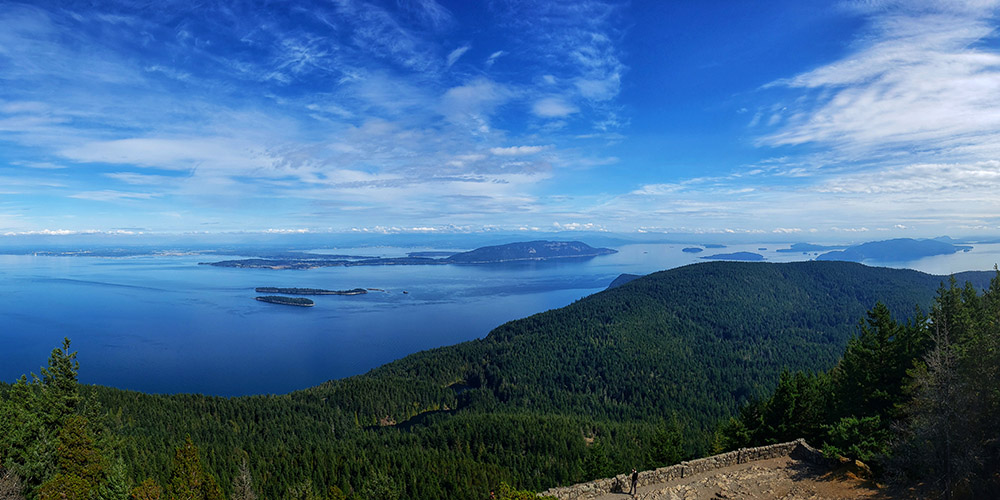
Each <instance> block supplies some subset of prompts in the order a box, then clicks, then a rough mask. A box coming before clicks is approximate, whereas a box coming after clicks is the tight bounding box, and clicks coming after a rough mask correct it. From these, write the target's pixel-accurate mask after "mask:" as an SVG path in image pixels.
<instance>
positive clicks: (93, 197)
mask: <svg viewBox="0 0 1000 500" xmlns="http://www.w3.org/2000/svg"><path fill="white" fill-rule="evenodd" d="M69 197H70V198H77V199H81V200H90V201H135V200H149V199H152V198H157V197H159V195H158V194H155V193H130V192H125V191H115V190H112V189H104V190H101V191H85V192H82V193H77V194H73V195H70V196H69Z"/></svg>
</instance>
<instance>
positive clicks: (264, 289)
mask: <svg viewBox="0 0 1000 500" xmlns="http://www.w3.org/2000/svg"><path fill="white" fill-rule="evenodd" d="M255 290H256V292H257V293H283V294H286V295H361V294H365V293H368V290H367V289H364V288H352V289H350V290H324V289H322V288H278V287H273V286H259V287H257V288H256V289H255Z"/></svg>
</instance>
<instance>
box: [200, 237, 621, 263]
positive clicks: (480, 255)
mask: <svg viewBox="0 0 1000 500" xmlns="http://www.w3.org/2000/svg"><path fill="white" fill-rule="evenodd" d="M426 253H427V252H415V254H416V255H420V254H426ZM613 253H618V251H617V250H613V249H611V248H594V247H592V246H590V245H588V244H586V243H582V242H579V241H528V242H518V243H508V244H505V245H494V246H487V247H481V248H477V249H475V250H471V251H468V252H460V253H456V254H453V255H451V256H449V257H444V258H431V257H420V256H408V257H379V258H371V259H360V260H348V259H325V258H308V259H303V258H289V259H259V258H257V259H240V260H224V261H220V262H201V263H199V265H207V266H217V267H236V268H243V269H313V268H317V267H338V266H339V267H350V266H415V265H445V264H502V263H508V262H527V261H545V260H553V259H587V258H592V257H597V256H600V255H609V254H613Z"/></svg>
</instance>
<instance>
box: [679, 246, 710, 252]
mask: <svg viewBox="0 0 1000 500" xmlns="http://www.w3.org/2000/svg"><path fill="white" fill-rule="evenodd" d="M681 251H682V252H684V253H701V252H704V251H705V249H704V248H698V247H687V248H682V249H681Z"/></svg>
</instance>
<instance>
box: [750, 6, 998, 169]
mask: <svg viewBox="0 0 1000 500" xmlns="http://www.w3.org/2000/svg"><path fill="white" fill-rule="evenodd" d="M887 4H889V5H891V6H892V8H889V9H886V10H882V9H880V10H877V11H876V12H877V13H876V14H874V15H873V18H872V20H871V29H870V33H869V34H868V35H867V36H866V37H864V38H861V39H859V41H858V43H857V48H856V49H855V50H854V51H853V52H852V53H851V54H849V55H848V56H846V57H844V58H843V59H841V60H838V61H835V62H833V63H830V64H827V65H824V66H821V67H818V68H816V69H813V70H811V71H809V72H806V73H802V74H799V75H796V76H794V77H792V78H788V79H783V80H778V81H775V82H773V83H772V84H770V87H772V88H787V89H791V90H801V91H807V92H810V93H809V94H807V95H806V96H805V97H807V98H806V99H801V98H800V99H799V100H798V103H797V104H796V105H795V106H794V108H793V109H790V110H789V113H788V114H787V115H786V114H784V113H774V114H772V116H771V119H770V124H771V125H775V124H778V123H780V124H781V125H780V127H779V128H778V129H777V131H775V132H774V133H771V134H769V135H767V136H764V137H762V138H761V139H760V143H761V144H766V145H775V146H780V145H795V144H806V143H812V144H820V145H829V146H832V147H835V148H838V149H840V150H843V151H847V152H851V153H852V154H854V155H863V154H865V152H871V151H877V150H884V149H886V148H913V149H917V150H920V151H929V152H937V153H940V152H942V151H944V152H945V154H947V151H951V150H953V149H954V148H956V147H959V146H962V145H968V144H977V143H980V142H984V141H987V142H996V140H997V138H998V137H1000V114H998V113H996V112H995V110H996V109H1000V51H998V50H997V49H995V48H994V47H993V46H992V45H990V44H987V43H984V39H986V38H988V37H990V36H992V35H993V33H994V26H993V15H994V7H995V2H968V3H965V4H962V5H960V6H958V8H957V9H952V8H951V5H952V3H948V4H947V5H948V6H949V7H947V8H946V7H944V5H945V4H940V6H939V7H938V8H921V5H923V6H924V7H928V6H930V5H933V4H932V3H924V4H905V3H899V2H889V3H887Z"/></svg>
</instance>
